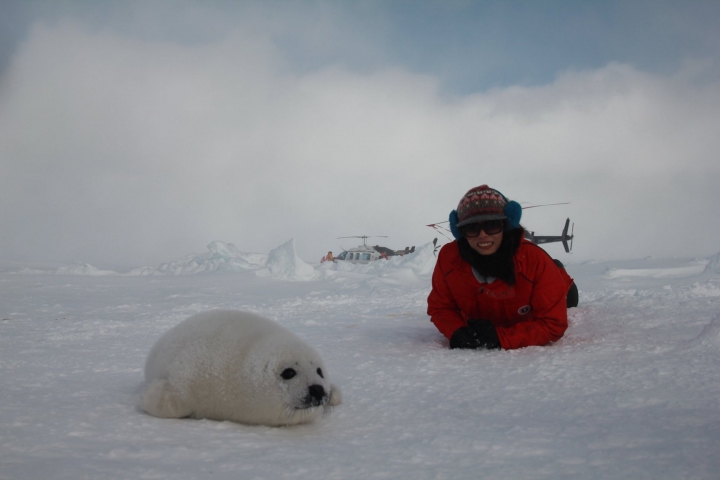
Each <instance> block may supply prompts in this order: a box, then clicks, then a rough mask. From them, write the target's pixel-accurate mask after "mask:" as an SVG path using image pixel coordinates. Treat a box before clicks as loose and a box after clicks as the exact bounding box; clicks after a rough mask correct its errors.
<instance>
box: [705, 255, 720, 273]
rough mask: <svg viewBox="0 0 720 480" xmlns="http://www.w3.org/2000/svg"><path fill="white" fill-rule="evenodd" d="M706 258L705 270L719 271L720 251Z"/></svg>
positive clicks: (709, 271)
mask: <svg viewBox="0 0 720 480" xmlns="http://www.w3.org/2000/svg"><path fill="white" fill-rule="evenodd" d="M708 260H709V261H708V264H707V265H706V266H705V272H707V273H720V253H716V254H715V255H713V256H712V257H710V258H709V259H708Z"/></svg>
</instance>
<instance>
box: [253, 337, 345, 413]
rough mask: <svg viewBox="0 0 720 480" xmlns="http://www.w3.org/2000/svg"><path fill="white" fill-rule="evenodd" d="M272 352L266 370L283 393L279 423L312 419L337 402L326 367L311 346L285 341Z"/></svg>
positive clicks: (333, 386)
mask: <svg viewBox="0 0 720 480" xmlns="http://www.w3.org/2000/svg"><path fill="white" fill-rule="evenodd" d="M276 347H279V345H276ZM275 352H276V357H275V358H274V359H273V360H271V361H270V362H268V364H267V367H266V370H265V371H266V373H269V374H270V375H271V376H272V377H273V379H274V380H275V382H276V385H277V387H279V390H280V392H282V393H281V397H282V400H281V401H282V404H283V406H284V409H283V412H282V415H281V418H279V419H278V424H283V425H295V424H298V423H306V422H310V421H313V420H314V419H316V418H317V417H319V416H322V415H323V414H325V413H327V412H328V411H329V409H331V408H332V407H333V406H335V405H338V404H339V403H340V391H339V390H338V388H337V387H336V386H335V385H333V384H331V383H330V381H329V378H328V375H327V369H326V368H325V365H324V363H323V361H322V359H321V358H320V355H319V354H318V353H317V352H316V351H315V350H314V349H313V348H312V347H310V346H308V345H307V344H303V343H298V342H288V343H285V345H283V346H282V348H279V349H276V350H275Z"/></svg>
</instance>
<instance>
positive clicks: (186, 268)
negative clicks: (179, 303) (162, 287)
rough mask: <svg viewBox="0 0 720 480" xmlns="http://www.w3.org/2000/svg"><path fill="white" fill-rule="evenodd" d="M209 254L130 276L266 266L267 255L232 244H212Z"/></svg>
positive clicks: (139, 269)
mask: <svg viewBox="0 0 720 480" xmlns="http://www.w3.org/2000/svg"><path fill="white" fill-rule="evenodd" d="M207 248H208V250H209V251H208V252H206V253H203V254H200V255H197V254H193V255H188V256H187V257H185V258H184V259H182V260H177V261H174V262H170V263H163V264H161V265H159V266H158V267H157V268H149V267H142V268H135V269H133V270H132V271H130V273H129V275H135V276H137V275H141V276H144V275H196V274H198V273H207V272H244V271H248V270H257V269H259V268H262V267H264V266H265V263H266V262H267V258H268V256H267V255H264V254H261V253H244V252H241V251H240V250H238V248H237V247H236V246H235V245H233V244H232V243H226V242H218V241H215V242H211V243H210V244H209V245H208V246H207Z"/></svg>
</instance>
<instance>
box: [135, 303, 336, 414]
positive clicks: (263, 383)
mask: <svg viewBox="0 0 720 480" xmlns="http://www.w3.org/2000/svg"><path fill="white" fill-rule="evenodd" d="M340 401H341V396H340V391H339V390H338V388H337V387H336V386H335V385H333V384H331V383H330V381H329V377H328V371H327V369H326V368H325V364H324V363H323V361H322V359H321V358H320V355H319V354H318V353H317V352H316V351H315V350H314V349H313V348H312V347H310V346H309V345H308V344H306V343H305V342H304V341H303V340H301V339H300V338H299V337H298V336H297V335H295V334H294V333H292V332H290V331H289V330H286V329H285V328H284V327H282V326H281V325H280V324H278V323H276V322H274V321H272V320H268V319H266V318H263V317H260V316H258V315H255V314H252V313H248V312H240V311H232V310H213V311H209V312H205V313H200V314H197V315H194V316H192V317H190V318H188V319H187V320H185V321H183V322H182V323H180V324H178V325H176V326H175V327H173V328H171V329H170V330H169V331H168V332H166V333H165V334H164V335H163V336H162V337H160V339H159V340H158V341H157V342H156V343H155V346H153V348H152V350H151V351H150V354H149V355H148V358H147V361H146V363H145V390H144V391H143V394H142V407H143V409H144V410H145V411H146V412H148V413H149V414H150V415H154V416H156V417H162V418H184V417H193V418H209V419H213V420H231V421H234V422H240V423H247V424H258V425H271V426H279V425H296V424H300V423H307V422H311V421H313V420H315V419H316V418H318V417H319V416H321V415H322V414H323V412H324V411H325V410H326V409H327V408H328V407H332V406H335V405H338V404H340Z"/></svg>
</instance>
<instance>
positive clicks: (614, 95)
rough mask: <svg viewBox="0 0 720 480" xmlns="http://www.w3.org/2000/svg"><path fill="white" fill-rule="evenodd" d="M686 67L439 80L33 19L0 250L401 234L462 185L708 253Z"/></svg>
mask: <svg viewBox="0 0 720 480" xmlns="http://www.w3.org/2000/svg"><path fill="white" fill-rule="evenodd" d="M705 71H706V70H705V67H703V66H702V65H701V64H688V66H687V67H685V68H684V69H682V70H680V71H677V72H675V73H673V74H671V75H660V74H650V73H646V72H643V71H639V70H638V69H636V68H634V67H632V66H630V65H626V64H608V65H606V66H605V67H603V68H599V69H594V70H586V71H567V72H565V73H562V74H560V75H559V76H558V77H557V78H556V80H555V81H553V82H552V83H550V84H547V85H542V86H537V87H521V86H510V87H507V88H498V89H493V90H489V91H484V92H478V93H474V94H471V95H457V96H448V95H447V94H445V93H441V85H440V82H439V80H438V79H437V78H436V77H434V76H431V75H419V74H416V73H412V72H409V71H407V70H405V69H403V68H400V67H392V66H388V67H383V68H376V69H372V70H370V71H357V70H353V69H350V68H348V67H346V66H343V65H341V64H329V65H325V66H322V67H318V68H312V69H298V68H296V66H295V65H293V62H292V58H289V57H288V54H287V52H286V51H285V50H284V49H282V48H281V47H280V46H279V45H278V43H277V42H275V41H274V40H273V38H272V37H271V36H270V35H268V34H264V33H262V29H261V28H256V29H253V30H252V31H249V30H235V31H232V32H231V33H229V34H228V35H226V36H223V37H222V38H219V39H216V40H214V41H209V42H202V43H194V44H183V43H178V42H171V41H161V40H147V39H139V38H137V37H132V36H128V35H121V34H118V33H114V32H113V31H111V30H104V31H95V32H91V31H88V30H87V29H84V28H82V27H80V26H78V25H77V24H74V23H58V24H53V25H50V24H44V25H38V26H36V27H35V28H34V29H33V30H32V32H31V34H30V35H29V37H28V39H27V41H26V42H25V43H24V44H22V46H21V47H20V49H19V50H18V51H17V52H16V54H15V56H14V59H13V62H12V64H11V65H10V67H9V68H8V70H7V71H6V73H5V75H4V76H3V77H2V78H1V79H0V165H1V166H2V170H3V175H2V177H1V178H0V199H1V200H2V207H1V209H0V223H2V225H4V228H5V229H6V231H7V232H9V234H7V235H3V236H2V238H0V259H2V258H5V259H20V260H22V259H25V260H30V259H36V260H53V261H61V262H62V261H71V260H79V261H83V262H90V263H98V264H103V263H115V264H124V265H129V266H130V265H132V266H136V265H140V264H157V263H160V262H163V261H170V260H174V259H177V258H180V257H182V256H184V255H186V254H188V253H192V252H199V251H204V249H205V245H206V244H208V243H209V242H210V241H212V240H222V241H228V242H232V243H235V244H236V245H237V246H238V248H239V249H240V250H242V251H256V252H265V253H266V252H268V251H269V250H270V249H272V248H274V247H276V246H277V245H279V244H281V243H283V242H285V241H287V240H288V239H289V238H291V237H295V238H296V243H297V248H298V254H299V255H300V256H301V257H303V258H305V259H308V260H313V259H315V257H317V259H318V260H319V258H320V256H322V255H323V254H324V253H326V252H327V250H328V249H332V250H333V251H337V250H339V247H341V246H342V247H345V248H347V247H349V246H353V243H352V242H348V241H346V240H337V239H336V237H340V236H346V235H363V234H365V235H389V236H390V238H389V239H387V240H385V239H382V242H385V243H386V244H387V245H388V246H391V247H393V248H401V247H404V246H406V245H420V244H422V243H426V242H428V241H431V240H432V238H433V236H435V233H434V232H433V231H432V230H430V229H429V228H427V227H425V225H426V224H428V223H431V222H437V221H441V220H444V219H445V218H446V217H447V214H448V212H449V211H450V210H451V209H453V208H454V207H455V205H456V203H457V201H458V199H459V198H460V196H461V195H462V194H463V193H464V192H465V191H466V190H467V189H469V188H471V187H473V186H475V185H478V184H481V183H489V184H490V185H492V186H495V187H496V188H499V189H500V190H501V191H503V192H504V193H505V194H506V195H507V196H509V197H511V198H515V199H517V200H519V201H521V202H529V203H535V204H537V203H554V202H561V201H572V204H571V205H570V206H567V207H549V208H547V209H534V210H528V211H526V212H525V218H524V221H525V224H526V225H527V226H528V227H530V228H532V229H534V230H536V231H537V232H538V233H542V234H556V233H559V230H560V229H561V227H562V223H563V221H564V218H565V217H566V216H571V217H572V218H573V219H574V220H575V221H576V223H577V227H576V234H577V241H576V242H575V247H576V258H578V259H583V258H621V257H629V256H644V255H649V254H654V255H676V256H693V255H709V254H711V253H715V252H716V251H717V250H718V249H720V248H718V245H717V242H716V240H715V239H717V238H720V225H718V222H714V221H713V220H712V219H713V218H714V217H713V214H714V212H713V209H714V207H713V205H717V204H718V200H720V198H719V197H720V194H718V193H716V192H717V191H718V189H717V188H716V185H717V184H718V180H720V174H719V172H718V168H719V164H718V162H717V155H716V152H718V151H719V150H720V149H719V148H718V147H719V146H720V145H719V143H720V140H718V138H717V135H716V132H717V131H720V129H719V127H720V108H719V107H720V84H718V82H717V81H713V78H714V77H711V78H710V79H708V78H707V77H706V76H703V72H705ZM670 226H672V228H669V227H670ZM556 231H557V232H556ZM371 241H372V240H371ZM378 242H380V240H378ZM553 248H554V246H553V247H549V250H550V251H551V252H553V253H559V252H560V251H561V250H560V249H558V250H557V252H554V251H553V250H552V249H553Z"/></svg>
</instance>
